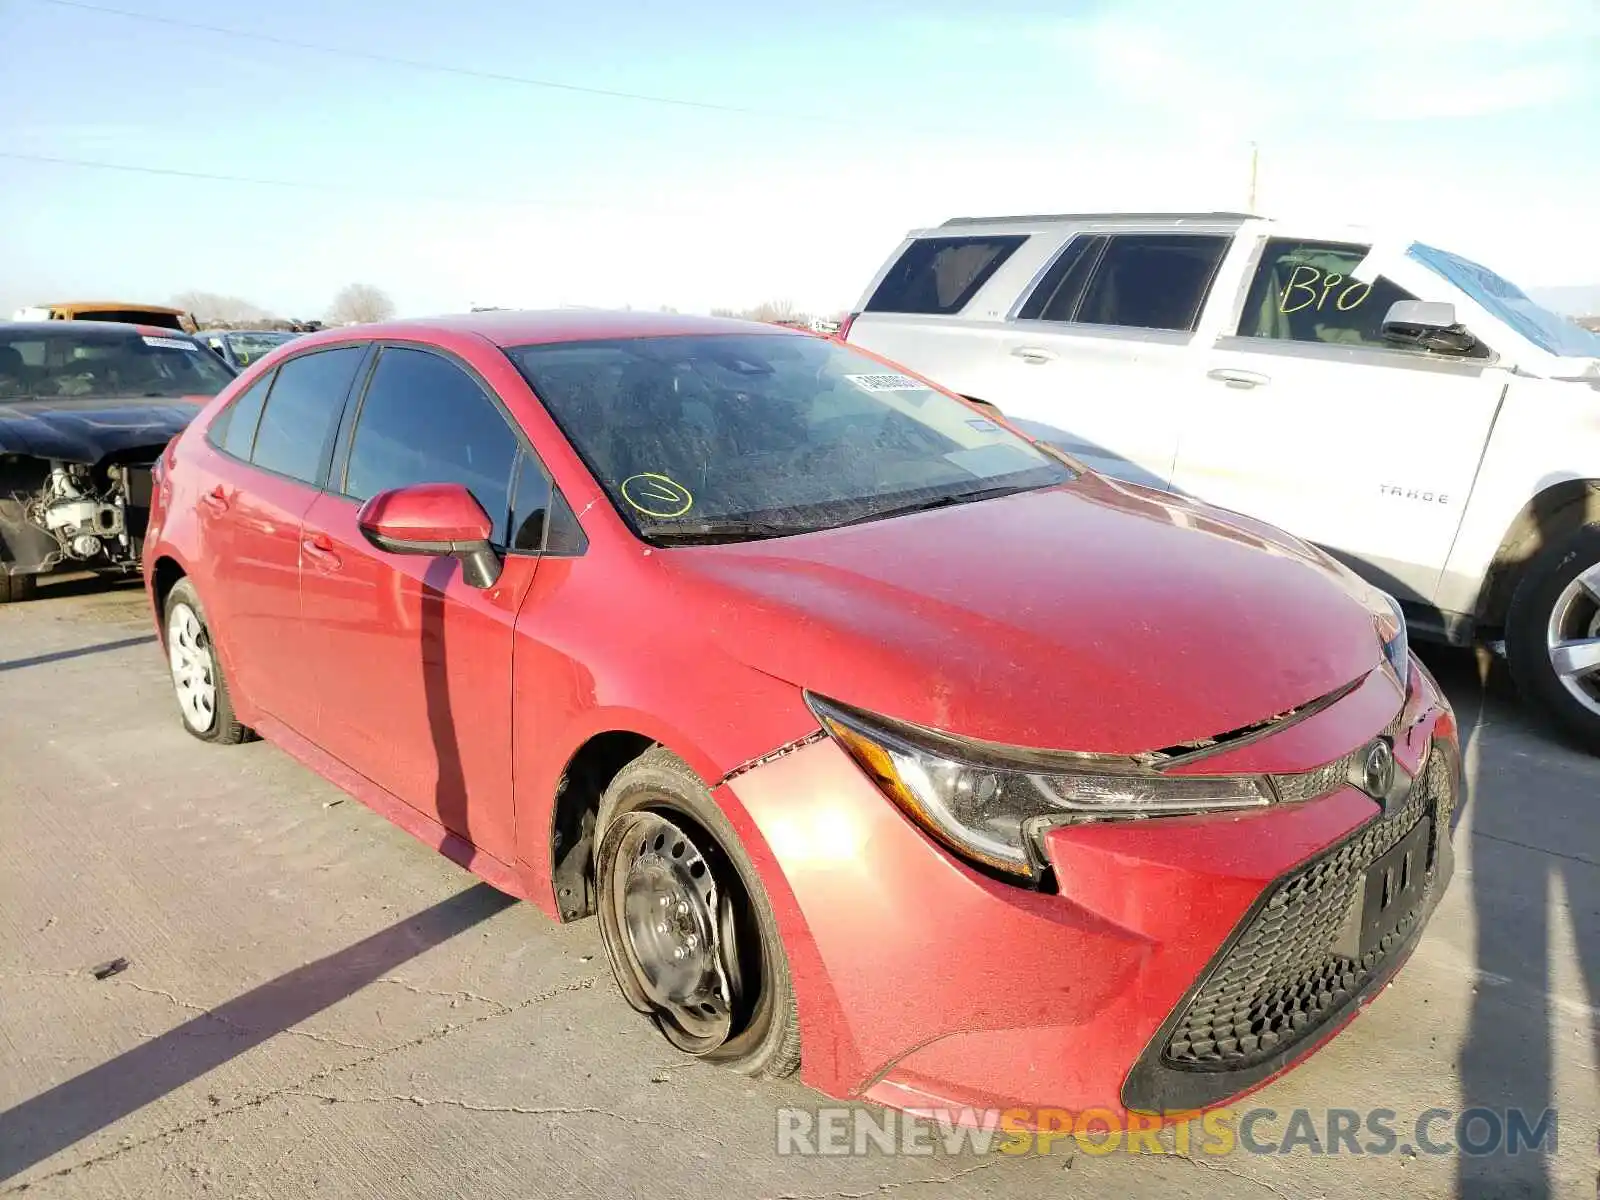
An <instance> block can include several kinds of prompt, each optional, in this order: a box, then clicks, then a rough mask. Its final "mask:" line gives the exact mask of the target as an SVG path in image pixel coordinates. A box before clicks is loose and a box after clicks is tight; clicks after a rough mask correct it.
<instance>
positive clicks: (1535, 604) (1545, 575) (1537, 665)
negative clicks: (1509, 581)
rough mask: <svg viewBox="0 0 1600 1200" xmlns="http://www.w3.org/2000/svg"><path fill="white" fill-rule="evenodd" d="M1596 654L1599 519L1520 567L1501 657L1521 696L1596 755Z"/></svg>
mask: <svg viewBox="0 0 1600 1200" xmlns="http://www.w3.org/2000/svg"><path fill="white" fill-rule="evenodd" d="M1597 654H1600V525H1588V526H1585V527H1584V528H1582V529H1580V530H1578V531H1577V532H1576V533H1574V534H1572V535H1570V536H1569V537H1566V538H1564V539H1562V540H1561V541H1558V542H1556V543H1555V544H1553V545H1551V546H1549V547H1547V548H1546V549H1545V550H1544V551H1543V552H1542V553H1540V554H1539V555H1538V556H1536V557H1535V558H1534V560H1533V561H1532V562H1531V563H1529V564H1528V566H1527V569H1526V570H1525V571H1524V572H1523V575H1522V579H1521V580H1520V581H1519V582H1518V584H1517V589H1516V592H1515V593H1514V594H1513V596H1512V598H1511V608H1510V611H1509V612H1508V613H1507V614H1506V661H1507V663H1508V665H1509V666H1510V668H1511V677H1512V679H1514V680H1515V681H1516V684H1517V690H1518V691H1520V692H1521V693H1522V695H1523V697H1524V698H1525V699H1529V700H1533V701H1535V702H1537V703H1538V705H1539V706H1540V707H1541V708H1543V709H1544V710H1545V712H1546V713H1548V714H1549V715H1550V716H1551V717H1553V718H1554V719H1555V721H1556V722H1557V723H1558V724H1559V725H1560V726H1561V727H1562V728H1563V729H1564V730H1565V731H1566V732H1567V733H1568V734H1569V735H1570V736H1571V737H1572V738H1573V739H1574V740H1575V741H1577V742H1578V744H1579V745H1581V746H1582V747H1583V748H1584V749H1586V750H1588V751H1589V752H1590V753H1591V754H1600V658H1597V657H1596V655H1597ZM1591 661H1593V662H1594V664H1595V665H1594V666H1593V667H1590V666H1588V665H1587V664H1588V663H1590V662H1591Z"/></svg>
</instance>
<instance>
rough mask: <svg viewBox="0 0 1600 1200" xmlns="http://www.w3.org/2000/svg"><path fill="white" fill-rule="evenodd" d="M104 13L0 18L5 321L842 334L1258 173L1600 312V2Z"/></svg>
mask: <svg viewBox="0 0 1600 1200" xmlns="http://www.w3.org/2000/svg"><path fill="white" fill-rule="evenodd" d="M88 3H89V0H85V5H78V4H76V3H71V4H69V3H66V2H64V0H0V112H4V113H5V114H6V117H5V119H4V121H0V264H3V271H0V310H4V311H9V309H11V308H14V307H16V306H18V305H20V304H23V303H28V302H33V301H37V300H41V299H48V298H55V297H64V296H79V295H88V296H102V295H104V296H116V297H119V298H127V299H136V298H137V299H154V300H163V299H166V298H168V297H170V296H172V295H173V294H174V293H176V292H179V291H182V290H186V289H190V288H200V289H204V290H209V291H216V292H223V293H229V294H234V295H239V296H243V297H246V298H248V299H251V300H253V301H255V302H257V303H259V304H262V305H264V306H266V307H269V308H272V309H275V310H277V311H280V312H284V313H294V314H300V315H315V314H317V313H320V312H321V311H322V310H323V309H324V308H325V307H326V304H327V302H328V300H329V298H330V297H331V296H332V294H333V293H334V292H335V291H336V290H337V289H338V288H339V287H340V286H341V285H342V284H345V283H348V282H351V281H354V280H361V281H365V282H371V283H374V284H377V285H378V286H380V287H382V288H384V289H385V290H387V291H388V292H389V293H390V294H391V295H392V296H393V297H394V299H395V300H396V302H397V304H398V305H399V307H400V309H401V310H402V311H403V312H407V313H426V312H438V311H447V310H453V309H461V308H464V307H466V306H467V305H469V304H471V303H494V304H517V305H550V304H561V303H570V304H598V305H620V304H624V303H631V304H633V305H635V306H636V307H654V306H657V305H661V304H672V305H675V306H678V307H680V308H683V309H685V310H696V309H702V310H703V309H706V308H709V307H711V306H713V305H723V304H726V305H732V306H743V305H747V304H753V303H756V302H758V301H761V300H764V299H773V298H786V299H789V300H792V301H794V302H795V303H796V304H798V305H800V306H801V307H804V308H809V309H813V310H817V311H832V310H836V309H839V308H842V307H845V306H848V305H849V304H851V303H852V302H853V301H854V300H855V299H856V297H857V295H858V294H859V292H860V291H861V289H862V287H863V286H864V285H865V283H866V282H867V280H868V278H869V277H870V276H871V275H872V274H873V272H874V271H875V270H876V268H877V267H878V266H879V264H880V263H881V261H882V259H883V258H884V257H885V255H886V254H887V253H888V252H889V250H890V249H891V248H892V247H893V245H894V244H895V242H896V241H897V240H898V238H899V237H900V236H901V235H902V234H903V233H904V231H905V230H906V229H908V228H911V227H913V226H918V225H924V224H933V223H937V222H938V221H940V220H942V219H944V218H945V217H947V216H950V215H955V214H958V213H979V212H1004V211H1010V212H1015V211H1052V210H1054V211H1071V210H1074V209H1101V208H1123V207H1132V208H1140V209H1168V208H1190V207H1194V208H1230V209H1234V208H1239V207H1241V206H1243V205H1244V204H1245V203H1246V198H1247V186H1248V165H1249V157H1250V150H1249V144H1250V143H1251V142H1252V141H1255V142H1258V143H1259V145H1260V147H1261V154H1262V159H1261V173H1260V185H1259V193H1258V208H1259V209H1260V210H1262V211H1264V212H1268V213H1271V214H1274V215H1288V216H1299V215H1303V216H1305V217H1307V218H1309V219H1312V220H1320V219H1331V220H1338V221H1359V222H1377V223H1381V224H1385V225H1391V226H1394V227H1395V228H1396V229H1398V230H1399V231H1401V232H1411V233H1416V234H1418V235H1420V236H1425V237H1428V238H1429V239H1430V240H1433V241H1435V242H1438V243H1440V244H1443V245H1446V246H1449V247H1450V248H1452V249H1456V250H1458V251H1460V252H1462V253H1465V254H1468V255H1470V256H1473V257H1477V258H1479V259H1481V260H1483V261H1485V262H1487V263H1488V265H1490V266H1493V267H1495V268H1497V269H1498V270H1500V271H1502V272H1503V273H1505V274H1507V275H1509V276H1511V277H1512V278H1513V279H1515V280H1517V281H1519V282H1521V283H1523V284H1525V285H1527V286H1542V285H1561V284H1584V285H1587V284H1600V231H1597V224H1600V222H1597V220H1596V217H1595V213H1596V212H1597V211H1600V201H1597V198H1600V154H1597V153H1596V151H1597V150H1600V4H1596V2H1595V0H1518V2H1516V3H1506V2H1500V0H1496V2H1493V3H1490V2H1486V0H1448V2H1447V0H1415V2H1413V3H1409V4H1406V5H1403V6H1397V5H1393V4H1392V3H1388V2H1380V0H1350V2H1348V3H1344V4H1341V5H1338V6H1333V5H1329V6H1294V5H1286V4H1281V3H1280V4H1270V5H1267V4H1254V3H1240V2H1238V0H1219V2H1217V3H1211V4H1206V5H1199V4H1193V3H1184V4H1169V3H1155V2H1151V0H1129V2H1126V3H1115V4H1107V3H1073V2H1071V0H1058V2H1057V3H1054V4H1049V3H1042V2H1040V3H1031V4H1030V3H1019V2H1017V0H991V2H989V3H986V4H981V5H978V4H973V3H970V2H966V3H960V2H948V0H921V2H919V3H913V2H910V0H905V2H897V0H858V2H855V3H852V4H849V5H838V6H829V5H763V6H757V5H751V4H748V3H746V4H737V3H733V2H732V0H679V2H677V3H673V4H661V3H654V4H646V3H641V2H639V0H623V2H608V0H595V2H594V3H591V4H588V5H582V4H571V3H562V4H551V3H524V4H521V5H512V4H509V3H506V2H505V0H499V2H498V3H497V2H494V0H453V2H452V3H450V4H443V3H428V2H424V0H389V2H388V3H384V4H375V3H368V2H365V0H344V2H341V3H337V4H328V3H325V2H317V0H278V2H276V3H274V4H272V5H259V4H247V3H243V2H241V0H213V2H212V3H208V4H206V5H196V4H192V3H181V2H179V0H104V3H103V4H100V3H99V0H94V3H95V5H96V7H88V6H87V4H88ZM1302 7H1304V8H1306V9H1307V10H1308V11H1304V12H1302V11H1296V10H1297V9H1300V8H1302ZM106 8H120V9H123V10H125V11H126V12H133V13H138V14H143V15H144V16H145V17H146V18H150V17H164V18H168V19H170V20H171V21H175V22H199V23H203V24H206V25H211V26H217V27H221V28H226V29H230V30H235V31H241V32H246V33H254V34H258V35H266V36H268V37H275V38H280V39H287V40H289V41H296V42H305V43H314V44H316V45H320V46H327V47H333V48H343V49H345V50H348V51H356V52H364V53H369V54H374V55H378V56H382V57H392V58H401V59H408V60H415V61H418V62H425V63H432V64H438V65H440V66H447V67H455V68H464V69H466V70H467V71H472V72H479V73H483V74H487V75H496V74H500V75H512V76H524V77H537V78H540V79H545V80H550V81H559V82H567V83H571V84H575V85H580V86H585V87H590V88H599V89H615V90H621V91H628V92H638V93H649V94H654V95H659V96H664V97H675V98H679V99H682V100H685V101H692V102H697V103H700V104H706V105H713V106H715V105H722V106H730V107H734V108H740V109H747V110H752V112H749V113H730V112H723V111H714V110H710V109H701V108H695V107H690V106H687V105H669V104H658V103H645V102H640V101H634V100H626V99H619V98H612V97H604V96H597V95H593V94H585V93H581V92H570V91H561V90H557V89H551V88H543V87H534V86H529V85H527V84H525V83H518V82H513V81H508V80H497V79H491V78H483V77H481V75H470V74H459V73H454V74H453V73H448V72H442V71H430V70H423V69H416V68H412V67H406V66H400V65H395V64H393V63H387V62H376V61H372V60H370V59H363V58H360V57H357V56H354V55H351V54H338V53H324V52H320V51H316V50H308V49H304V48H298V47H295V46H289V45H282V44H275V43H272V42H264V41H260V40H251V39H247V38H239V37H230V36H224V35H221V34H218V33H214V32H207V31H203V30H198V29H193V28H186V27H184V26H182V25H179V24H164V23H160V22H158V21H153V20H149V19H145V20H135V19H129V18H128V17H126V16H119V15H114V14H113V13H110V12H107V11H104V9H106ZM1313 10H1314V11H1313ZM8 153H9V154H14V155H15V154H20V155H33V156H43V157H47V158H66V159H79V160H93V161H101V162H109V163H120V164H127V165H136V166H142V167H148V168H156V169H160V170H167V171H176V172H196V173H202V174H219V175H237V176H249V177H253V178H257V179H263V180H273V181H280V182H284V183H292V184H301V185H315V186H295V187H279V186H262V185H251V184H245V183H237V182H223V181H211V180H199V179H191V178H184V177H181V176H164V175H154V174H139V173H132V172H119V171H109V170H93V169H87V168H83V167H75V166H67V165H62V164H49V163H41V162H36V161H24V160H19V159H16V158H7V157H5V155H6V154H8Z"/></svg>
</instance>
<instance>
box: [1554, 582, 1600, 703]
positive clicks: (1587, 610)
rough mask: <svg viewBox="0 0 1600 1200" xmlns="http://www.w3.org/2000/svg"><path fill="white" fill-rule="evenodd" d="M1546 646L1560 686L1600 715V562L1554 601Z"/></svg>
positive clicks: (1569, 585) (1567, 587)
mask: <svg viewBox="0 0 1600 1200" xmlns="http://www.w3.org/2000/svg"><path fill="white" fill-rule="evenodd" d="M1546 644H1547V645H1548V646H1549V649H1550V665H1551V667H1552V668H1553V669H1554V670H1555V673H1556V678H1557V679H1559V680H1560V681H1561V684H1562V686H1563V687H1565V688H1566V689H1567V691H1569V692H1571V693H1572V695H1573V696H1574V697H1576V698H1577V700H1578V702H1579V703H1580V704H1582V705H1583V706H1584V707H1585V708H1587V709H1589V710H1590V711H1591V712H1593V713H1595V714H1596V715H1600V563H1596V564H1595V565H1593V566H1592V567H1590V568H1589V569H1588V570H1586V571H1582V572H1580V573H1579V574H1578V576H1577V577H1576V578H1575V579H1573V581H1572V582H1571V583H1569V584H1568V585H1567V586H1566V588H1565V589H1564V590H1563V591H1562V593H1561V595H1560V596H1558V597H1557V598H1556V602H1555V606H1554V607H1553V608H1552V609H1551V610H1550V626H1549V629H1548V631H1547V634H1546Z"/></svg>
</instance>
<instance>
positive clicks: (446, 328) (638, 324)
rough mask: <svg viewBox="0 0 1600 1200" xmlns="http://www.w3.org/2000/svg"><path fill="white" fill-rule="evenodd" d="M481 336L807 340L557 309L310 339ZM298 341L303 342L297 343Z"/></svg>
mask: <svg viewBox="0 0 1600 1200" xmlns="http://www.w3.org/2000/svg"><path fill="white" fill-rule="evenodd" d="M441 333H442V334H451V333H454V334H462V333H466V334H476V335H478V336H479V337H481V338H483V339H485V340H486V341H489V342H492V343H493V344H494V345H496V346H500V347H507V346H530V345H537V344H540V343H548V342H592V341H602V340H606V339H610V338H645V337H689V336H693V335H695V334H700V335H706V334H735V333H765V334H772V335H774V336H779V337H807V336H809V335H807V334H805V333H802V332H800V331H798V330H793V329H787V328H783V327H781V326H777V325H768V324H765V323H764V322H761V321H741V320H738V319H736V318H732V317H700V316H691V315H686V314H682V313H659V312H614V311H608V310H600V309H575V308H558V309H547V310H543V311H514V310H500V311H495V312H476V313H459V314H454V315H450V316H441V317H425V318H418V319H414V320H406V321H384V322H381V323H379V324H375V325H358V326H353V327H352V326H340V327H335V328H332V329H320V330H318V331H317V332H316V333H313V334H309V335H307V340H308V341H312V340H314V341H317V342H324V341H339V340H344V339H348V338H350V337H352V336H355V337H361V338H374V339H381V338H385V337H395V338H405V337H418V336H422V337H427V336H429V335H433V334H441ZM297 340H298V339H297Z"/></svg>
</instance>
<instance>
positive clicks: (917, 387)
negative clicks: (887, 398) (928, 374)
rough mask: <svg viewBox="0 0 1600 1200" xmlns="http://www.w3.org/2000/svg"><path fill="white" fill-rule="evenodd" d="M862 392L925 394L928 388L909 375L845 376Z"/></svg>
mask: <svg viewBox="0 0 1600 1200" xmlns="http://www.w3.org/2000/svg"><path fill="white" fill-rule="evenodd" d="M845 378H846V379H848V380H849V381H850V382H851V383H853V384H855V385H856V386H857V387H858V388H860V389H861V390H862V391H863V392H926V391H929V390H930V389H929V387H928V385H927V384H925V383H920V382H918V381H917V380H915V379H913V378H911V376H909V375H894V374H888V373H886V374H883V375H846V376H845Z"/></svg>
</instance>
